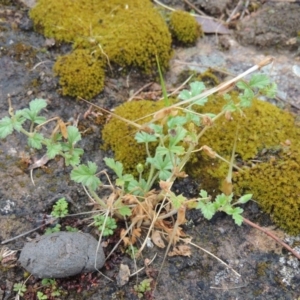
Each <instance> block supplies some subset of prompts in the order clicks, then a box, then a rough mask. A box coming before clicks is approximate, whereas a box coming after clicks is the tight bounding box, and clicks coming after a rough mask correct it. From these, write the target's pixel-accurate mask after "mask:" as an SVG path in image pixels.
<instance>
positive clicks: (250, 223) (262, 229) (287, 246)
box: [243, 217, 300, 259]
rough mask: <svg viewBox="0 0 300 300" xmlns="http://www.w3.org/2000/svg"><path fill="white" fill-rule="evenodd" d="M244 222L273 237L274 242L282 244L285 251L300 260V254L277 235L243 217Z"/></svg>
mask: <svg viewBox="0 0 300 300" xmlns="http://www.w3.org/2000/svg"><path fill="white" fill-rule="evenodd" d="M243 221H244V223H247V224H248V225H250V226H252V227H254V228H256V229H258V230H260V231H262V232H263V233H265V234H266V235H268V236H269V237H271V238H272V239H273V240H275V241H276V242H277V243H278V244H280V245H281V246H282V247H284V248H285V249H287V250H288V251H289V252H291V253H292V254H293V255H294V256H295V257H297V258H298V259H300V254H299V253H298V252H296V251H295V250H294V249H292V248H291V247H290V246H289V245H288V244H286V243H285V242H283V241H282V240H281V239H279V238H278V237H277V236H276V235H274V234H273V233H271V232H270V231H268V230H266V229H264V228H262V227H260V226H259V225H257V224H255V223H253V222H251V221H250V220H248V219H246V218H245V217H243Z"/></svg>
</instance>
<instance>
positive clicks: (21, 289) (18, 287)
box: [13, 283, 27, 297]
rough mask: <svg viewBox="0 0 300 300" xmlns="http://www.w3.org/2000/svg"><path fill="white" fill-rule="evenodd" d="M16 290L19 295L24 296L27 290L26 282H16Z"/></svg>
mask: <svg viewBox="0 0 300 300" xmlns="http://www.w3.org/2000/svg"><path fill="white" fill-rule="evenodd" d="M13 289H14V292H17V296H21V297H23V296H24V293H25V292H26V291H27V288H26V285H25V283H15V284H14V288H13Z"/></svg>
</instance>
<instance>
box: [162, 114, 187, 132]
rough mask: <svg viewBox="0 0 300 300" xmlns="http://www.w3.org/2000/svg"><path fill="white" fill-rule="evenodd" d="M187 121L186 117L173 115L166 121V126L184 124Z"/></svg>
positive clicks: (171, 126)
mask: <svg viewBox="0 0 300 300" xmlns="http://www.w3.org/2000/svg"><path fill="white" fill-rule="evenodd" d="M187 122H188V120H187V118H186V117H182V116H175V117H171V118H170V119H169V120H168V122H167V125H168V128H169V129H171V128H174V127H176V126H182V125H184V124H186V123H187Z"/></svg>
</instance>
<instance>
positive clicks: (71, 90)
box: [53, 49, 105, 99]
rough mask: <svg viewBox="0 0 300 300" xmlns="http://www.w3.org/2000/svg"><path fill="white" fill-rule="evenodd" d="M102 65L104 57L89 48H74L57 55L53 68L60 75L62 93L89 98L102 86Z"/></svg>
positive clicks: (99, 90)
mask: <svg viewBox="0 0 300 300" xmlns="http://www.w3.org/2000/svg"><path fill="white" fill-rule="evenodd" d="M104 65H105V61H104V59H102V58H101V57H100V58H99V57H97V56H96V55H92V54H91V53H90V51H89V50H82V49H76V50H75V51H73V52H72V53H71V54H68V55H65V56H61V57H59V58H58V59H57V61H56V63H55V65H54V68H53V70H54V72H55V74H56V75H58V76H60V81H59V83H60V85H61V86H62V94H63V95H70V96H73V97H76V96H81V97H83V98H87V99H91V98H93V97H94V96H95V95H97V94H98V93H99V92H101V90H102V89H103V87H104V69H103V66H104Z"/></svg>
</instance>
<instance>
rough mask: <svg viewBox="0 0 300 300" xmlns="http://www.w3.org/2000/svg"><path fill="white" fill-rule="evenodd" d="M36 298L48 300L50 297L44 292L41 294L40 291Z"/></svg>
mask: <svg viewBox="0 0 300 300" xmlns="http://www.w3.org/2000/svg"><path fill="white" fill-rule="evenodd" d="M36 296H37V298H38V299H39V300H47V299H48V296H47V295H45V294H44V293H43V292H40V291H38V292H37V294H36Z"/></svg>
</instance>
